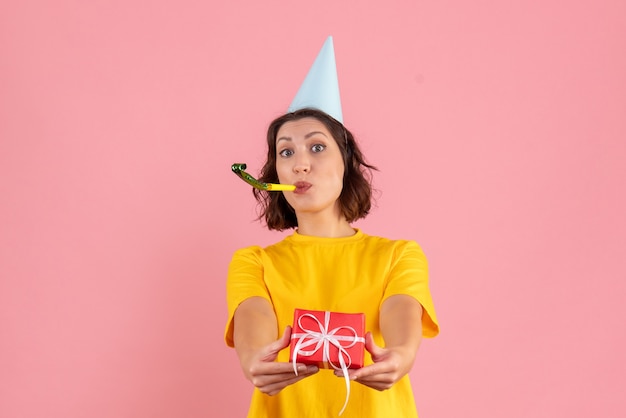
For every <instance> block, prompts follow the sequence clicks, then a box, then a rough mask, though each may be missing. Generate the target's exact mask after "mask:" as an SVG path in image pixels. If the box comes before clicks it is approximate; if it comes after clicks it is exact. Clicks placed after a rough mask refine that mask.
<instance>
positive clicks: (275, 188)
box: [230, 163, 296, 192]
mask: <svg viewBox="0 0 626 418" xmlns="http://www.w3.org/2000/svg"><path fill="white" fill-rule="evenodd" d="M246 167H247V166H246V165H245V164H244V163H235V164H233V165H232V166H231V167H230V168H231V169H232V170H233V173H235V174H237V175H238V176H239V177H241V179H242V180H243V181H245V182H246V183H248V184H249V185H251V186H252V187H254V188H256V189H259V190H266V191H268V192H280V191H288V192H292V191H294V190H296V186H294V185H293V184H276V183H263V182H260V181H258V180H257V179H255V178H254V177H252V176H251V175H250V174H248V173H246V172H245V171H244V170H245V169H246Z"/></svg>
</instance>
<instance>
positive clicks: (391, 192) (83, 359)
mask: <svg viewBox="0 0 626 418" xmlns="http://www.w3.org/2000/svg"><path fill="white" fill-rule="evenodd" d="M378 4H379V3H377V5H376V6H368V7H365V6H364V5H363V2H360V1H347V0H346V1H322V2H317V3H316V5H315V7H312V6H311V4H310V3H307V2H294V1H282V2H281V1H276V0H274V1H263V2H253V1H248V2H246V3H244V4H240V2H236V1H232V2H226V1H224V2H219V3H218V2H200V1H189V0H179V1H176V2H174V1H170V2H167V1H137V0H123V1H122V0H117V1H103V0H96V1H80V0H73V1H67V0H57V1H54V2H52V1H48V2H46V1H42V0H39V1H37V0H20V1H18V0H13V1H10V0H9V1H3V2H2V4H1V5H0V199H1V200H0V202H1V204H0V416H2V417H3V418H4V417H6V418H17V417H20V418H21V417H42V416H46V417H66V418H74V417H76V418H78V417H94V418H99V417H116V418H119V417H207V416H214V417H239V416H243V415H244V414H245V411H246V410H247V404H248V397H249V394H250V392H251V387H250V385H249V384H248V383H247V381H245V380H244V378H243V377H242V374H241V372H240V369H239V365H238V361H237V359H236V355H235V353H234V351H233V350H230V349H228V348H227V347H225V345H224V343H223V340H222V333H223V326H224V322H225V320H226V307H225V301H224V281H225V275H226V269H227V264H228V262H229V260H230V256H231V254H232V252H233V251H234V250H235V249H236V248H239V247H242V246H246V245H251V244H263V245H264V244H269V243H271V242H273V241H276V240H278V239H280V238H281V236H282V235H283V234H279V233H269V232H267V231H265V230H264V229H263V227H262V226H261V225H260V224H259V223H256V222H254V220H253V219H254V214H255V205H254V201H253V199H252V196H251V192H250V190H249V188H248V187H246V186H245V185H244V184H243V183H242V182H241V181H240V180H237V179H236V178H235V176H234V175H233V174H232V173H231V172H230V164H231V163H233V162H247V163H248V165H249V166H250V168H251V170H250V171H251V172H252V173H254V174H256V173H257V170H258V168H260V163H261V161H262V157H263V153H264V149H263V141H264V132H265V128H266V126H267V123H268V122H269V121H270V120H271V119H272V118H274V117H275V116H277V115H279V114H280V113H281V112H283V111H284V110H285V109H286V107H287V106H288V104H289V102H290V100H291V98H292V97H293V95H294V94H295V92H296V90H297V88H298V86H299V84H300V82H301V81H302V79H303V77H304V75H305V73H306V71H307V70H308V67H309V65H310V64H311V63H312V60H313V58H314V57H315V54H316V53H317V52H318V50H319V48H320V47H321V45H322V43H323V41H324V39H325V38H326V36H327V35H333V36H334V39H335V50H336V53H337V63H338V67H339V79H340V83H341V88H342V96H343V104H344V118H345V122H346V124H347V125H348V127H350V128H351V129H352V130H353V132H354V133H355V134H356V135H357V137H358V138H359V139H360V142H361V144H362V147H363V148H364V150H365V152H366V154H367V155H368V156H369V159H370V160H371V162H373V163H374V164H376V165H377V166H378V167H379V168H380V169H381V172H380V173H378V174H377V176H376V179H375V186H376V187H377V188H378V189H380V190H381V191H382V192H381V193H380V195H379V198H378V204H377V207H376V208H375V209H374V210H373V212H372V214H371V216H370V217H369V218H368V219H367V220H366V221H364V222H360V223H358V224H357V226H359V227H361V228H363V229H364V230H365V231H366V232H368V233H370V234H380V235H385V236H389V237H391V238H410V239H415V240H416V241H418V242H419V243H420V244H421V245H422V246H423V248H424V250H425V251H426V254H427V255H428V257H429V260H430V266H431V274H432V291H433V294H434V297H435V302H436V307H437V309H438V314H439V317H440V321H441V327H442V333H441V335H440V336H439V337H438V338H437V339H434V340H426V341H425V342H424V344H423V345H422V348H421V350H420V353H419V356H418V360H417V362H416V364H415V367H414V369H413V371H412V372H411V376H412V378H413V381H414V389H415V395H416V398H417V404H418V410H419V411H420V414H421V416H422V417H425V418H428V417H509V418H516V417H529V416H532V417H565V416H567V417H590V416H597V417H623V416H624V415H625V414H626V404H625V401H624V400H623V399H624V398H623V395H624V388H625V387H626V378H625V377H624V376H625V375H626V355H625V354H624V353H625V352H626V326H625V322H626V321H625V320H626V307H625V305H626V284H625V279H626V261H625V260H626V257H625V255H624V254H625V252H626V221H625V213H626V198H625V196H626V193H625V184H624V183H625V181H624V180H625V177H626V169H625V168H624V165H625V164H624V162H625V161H626V75H625V74H626V54H625V51H626V20H625V16H626V3H624V1H622V0H614V1H591V0H587V1H573V2H563V1H556V0H543V1H508V2H505V1H497V0H490V1H475V2H469V1H460V0H457V1H438V2H432V1H425V0H422V1H418V2H416V1H397V2H383V3H382V4H384V6H383V5H378Z"/></svg>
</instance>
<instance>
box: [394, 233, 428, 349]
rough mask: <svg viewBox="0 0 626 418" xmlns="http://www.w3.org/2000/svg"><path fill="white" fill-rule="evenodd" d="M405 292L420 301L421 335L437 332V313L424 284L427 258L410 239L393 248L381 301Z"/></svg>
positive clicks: (426, 276) (426, 282) (426, 277)
mask: <svg viewBox="0 0 626 418" xmlns="http://www.w3.org/2000/svg"><path fill="white" fill-rule="evenodd" d="M398 294H403V295H409V296H412V297H414V298H415V299H417V301H418V302H419V303H420V304H421V305H422V308H423V314H422V335H423V336H424V337H435V336H436V335H437V334H439V324H438V321H437V314H436V313H435V307H434V304H433V299H432V295H431V293H430V288H429V285H428V261H427V260H426V256H425V255H424V253H423V251H422V249H421V248H420V247H419V245H418V244H417V243H416V242H414V241H401V242H399V245H398V246H397V247H396V248H395V254H394V257H393V260H392V262H391V266H390V271H389V276H388V278H387V283H386V286H385V291H384V294H383V298H382V301H384V300H386V299H387V298H388V297H390V296H392V295H398Z"/></svg>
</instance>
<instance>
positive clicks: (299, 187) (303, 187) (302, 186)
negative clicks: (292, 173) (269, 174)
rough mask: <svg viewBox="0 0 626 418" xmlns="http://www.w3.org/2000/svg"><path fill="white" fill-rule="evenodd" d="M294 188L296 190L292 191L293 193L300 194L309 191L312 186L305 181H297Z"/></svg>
mask: <svg viewBox="0 0 626 418" xmlns="http://www.w3.org/2000/svg"><path fill="white" fill-rule="evenodd" d="M294 186H296V190H294V193H296V194H300V193H305V192H306V191H307V190H309V189H310V188H311V186H312V184H311V183H308V182H306V181H297V182H295V183H294Z"/></svg>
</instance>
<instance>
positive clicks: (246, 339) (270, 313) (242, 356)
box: [233, 297, 318, 395]
mask: <svg viewBox="0 0 626 418" xmlns="http://www.w3.org/2000/svg"><path fill="white" fill-rule="evenodd" d="M234 321H235V325H234V327H235V328H234V332H233V340H234V343H235V350H236V351H237V356H238V357H239V363H240V364H241V369H242V370H243V373H244V375H245V376H246V378H247V379H248V380H250V381H251V382H252V384H253V385H254V386H256V387H257V388H258V389H259V390H260V391H261V392H263V393H266V394H268V395H276V394H277V393H278V392H280V391H281V390H283V389H284V388H285V387H287V386H289V385H292V384H294V383H296V382H298V381H300V380H302V379H304V378H305V377H307V376H311V375H312V374H315V373H317V371H318V369H317V367H316V366H305V365H304V364H300V363H298V364H297V365H296V366H297V370H298V375H297V376H296V374H295V373H294V371H293V364H292V363H288V362H287V363H283V362H280V363H279V362H276V357H277V356H278V352H279V351H280V350H282V349H283V348H286V347H287V346H289V342H290V340H291V327H289V326H288V327H287V328H286V329H285V332H284V333H283V336H282V337H280V338H279V339H276V337H277V335H276V334H277V331H276V315H275V314H274V309H273V308H272V306H271V305H270V303H269V301H268V300H266V299H264V298H261V297H252V298H250V299H246V300H245V301H243V302H242V303H241V304H240V305H239V307H238V308H237V310H236V311H235V318H234Z"/></svg>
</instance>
